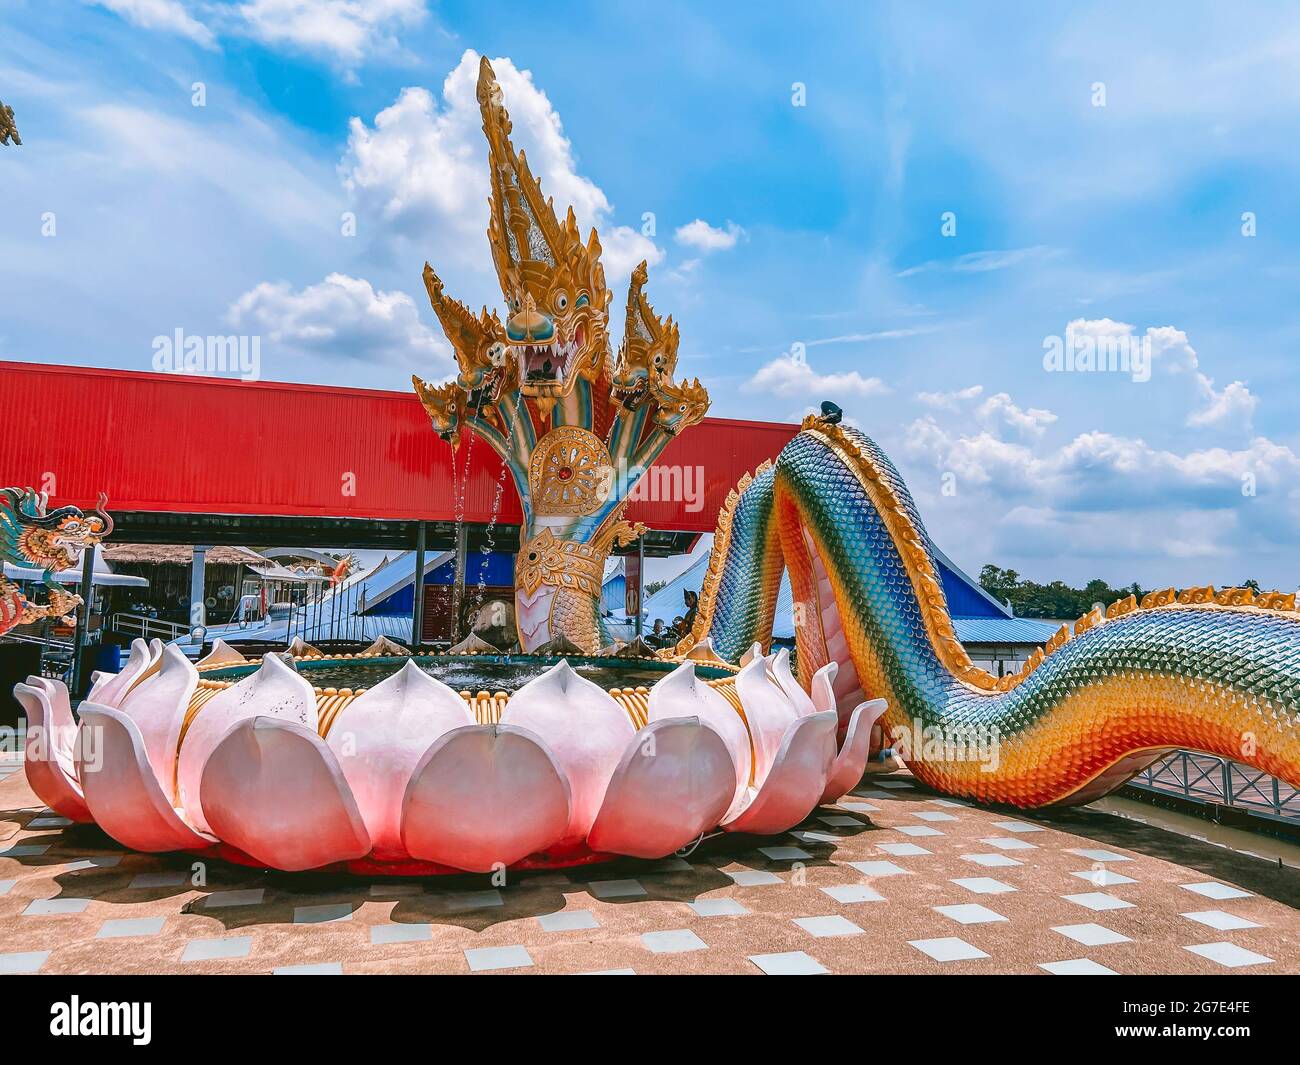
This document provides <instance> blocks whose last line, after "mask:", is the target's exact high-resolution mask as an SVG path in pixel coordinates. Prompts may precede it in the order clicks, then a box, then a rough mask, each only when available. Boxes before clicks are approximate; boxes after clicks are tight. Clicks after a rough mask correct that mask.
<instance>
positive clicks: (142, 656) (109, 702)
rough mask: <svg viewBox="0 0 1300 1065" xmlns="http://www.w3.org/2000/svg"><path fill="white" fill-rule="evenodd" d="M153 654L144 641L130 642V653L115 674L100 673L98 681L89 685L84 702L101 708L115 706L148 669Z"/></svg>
mask: <svg viewBox="0 0 1300 1065" xmlns="http://www.w3.org/2000/svg"><path fill="white" fill-rule="evenodd" d="M152 660H153V653H152V652H151V651H150V650H149V645H148V644H147V643H145V642H144V640H132V641H131V652H130V654H128V655H127V658H126V661H125V662H124V663H123V664H122V668H121V670H119V671H118V672H117V673H101V674H99V679H98V680H96V681H95V683H94V684H93V685H91V688H90V691H89V692H88V693H87V694H86V701H87V702H93V703H98V704H100V705H101V706H117V704H118V703H120V702H121V701H122V698H123V696H125V695H126V693H127V691H128V690H130V687H131V685H132V684H134V683H135V682H136V680H137V679H138V678H139V677H140V675H141V674H142V673H144V671H145V670H146V669H148V668H149V665H150V663H151V662H152Z"/></svg>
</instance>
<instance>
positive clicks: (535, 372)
mask: <svg viewBox="0 0 1300 1065" xmlns="http://www.w3.org/2000/svg"><path fill="white" fill-rule="evenodd" d="M586 341H587V332H586V329H585V328H584V327H583V326H582V325H579V326H578V328H577V329H576V330H575V331H574V334H573V337H572V339H570V340H559V339H557V340H556V341H555V342H554V343H552V344H545V345H541V344H516V345H515V350H516V351H517V352H518V353H519V362H520V366H521V367H522V369H523V376H524V381H525V382H526V383H527V384H533V385H561V384H563V383H564V382H565V380H566V379H567V378H568V376H569V367H570V366H571V364H572V363H573V361H574V359H575V358H576V357H577V356H578V355H579V354H580V353H581V352H582V350H583V348H584V347H585V346H586Z"/></svg>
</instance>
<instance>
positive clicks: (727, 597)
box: [676, 418, 1300, 807]
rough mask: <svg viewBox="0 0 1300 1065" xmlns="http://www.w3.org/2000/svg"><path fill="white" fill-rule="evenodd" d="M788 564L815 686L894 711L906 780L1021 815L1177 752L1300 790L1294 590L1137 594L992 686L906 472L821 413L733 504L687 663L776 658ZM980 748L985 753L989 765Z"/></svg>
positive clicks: (799, 633) (1112, 783) (1073, 798)
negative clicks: (821, 674) (827, 678)
mask: <svg viewBox="0 0 1300 1065" xmlns="http://www.w3.org/2000/svg"><path fill="white" fill-rule="evenodd" d="M783 569H786V570H788V571H789V573H790V579H791V585H792V588H793V591H794V599H795V618H796V640H797V647H798V655H797V657H798V665H799V675H800V677H801V678H802V680H803V681H804V683H805V684H807V682H808V678H809V677H811V675H812V673H813V671H815V670H816V669H817V668H818V667H819V666H821V665H823V664H825V663H826V662H828V661H834V662H836V663H838V665H839V675H838V676H837V678H836V683H835V690H836V694H837V696H838V697H839V698H840V701H841V702H844V701H845V700H850V701H851V700H853V699H855V698H877V697H883V698H885V699H887V700H888V702H889V709H888V711H887V713H886V716H885V719H884V725H885V732H886V735H888V736H891V737H896V736H898V735H899V734H900V733H902V734H903V735H904V736H905V737H906V738H908V739H910V740H911V741H912V742H911V743H910V749H909V751H908V753H907V759H908V765H909V767H910V768H911V770H912V771H913V772H914V773H915V774H916V776H917V777H919V778H920V779H921V780H922V781H924V782H925V783H926V784H928V785H930V786H932V787H934V788H936V789H938V790H940V791H942V792H945V793H948V794H951V795H958V796H966V797H970V798H974V799H978V800H981V801H985V802H997V803H1010V804H1013V805H1016V806H1022V807H1036V806H1045V805H1051V804H1056V803H1080V802H1087V801H1090V800H1092V799H1094V798H1097V797H1099V796H1101V795H1104V794H1106V793H1107V792H1109V791H1112V790H1113V789H1114V788H1116V787H1118V786H1119V785H1120V784H1122V783H1123V782H1124V781H1125V780H1127V779H1129V778H1130V777H1131V776H1133V774H1135V773H1136V772H1138V771H1139V770H1141V769H1142V768H1144V767H1145V766H1147V765H1149V764H1150V763H1152V762H1153V761H1155V760H1157V759H1159V758H1160V757H1162V756H1163V755H1164V754H1165V753H1167V752H1168V751H1170V750H1172V749H1176V748H1180V747H1183V748H1191V749H1195V750H1201V751H1206V752H1209V753H1211V754H1216V755H1221V756H1223V757H1227V758H1232V759H1236V760H1238V761H1241V762H1245V763H1247V764H1249V765H1252V766H1255V767H1257V768H1259V769H1262V770H1264V771H1266V772H1268V773H1270V774H1273V775H1274V776H1277V777H1280V778H1281V779H1283V780H1285V781H1287V782H1288V783H1291V784H1293V785H1297V786H1300V617H1298V616H1297V615H1296V614H1295V613H1294V607H1295V597H1294V595H1289V596H1283V595H1281V594H1279V593H1268V594H1266V595H1261V596H1258V597H1256V596H1254V595H1252V593H1251V592H1250V591H1248V590H1246V589H1227V590H1224V591H1220V592H1218V593H1216V592H1215V591H1214V589H1213V588H1191V589H1186V590H1184V591H1183V592H1182V593H1181V594H1180V595H1175V594H1174V591H1173V589H1169V590H1167V591H1163V592H1157V593H1152V594H1151V595H1148V596H1147V597H1145V598H1144V600H1143V602H1142V604H1141V606H1139V605H1138V604H1137V603H1136V602H1134V601H1133V600H1132V599H1131V598H1130V599H1129V600H1124V601H1120V602H1119V603H1116V604H1113V605H1112V606H1111V608H1110V609H1109V611H1108V616H1106V617H1104V618H1103V617H1102V616H1101V615H1100V612H1099V611H1094V612H1093V613H1092V614H1090V615H1088V616H1086V617H1084V618H1083V619H1081V620H1080V622H1079V623H1078V625H1077V626H1076V627H1075V632H1074V634H1073V635H1071V634H1070V633H1069V631H1068V630H1066V629H1063V630H1062V631H1061V632H1059V633H1058V634H1057V635H1056V636H1055V637H1054V638H1053V639H1052V640H1051V642H1049V644H1048V645H1047V648H1046V654H1044V653H1043V652H1035V654H1034V656H1033V657H1032V658H1031V659H1030V661H1029V662H1028V663H1027V664H1026V666H1025V668H1024V669H1023V670H1022V671H1021V672H1020V673H1018V674H1014V675H1012V676H1008V677H1004V678H998V677H995V676H993V675H992V674H990V673H988V672H986V671H985V670H983V669H980V668H978V667H976V666H974V665H973V664H972V663H971V661H970V659H969V658H968V657H967V656H966V653H965V651H964V650H963V649H962V647H961V645H960V643H959V642H958V641H957V639H956V636H955V634H954V632H953V628H952V620H951V617H950V615H949V614H948V609H947V604H946V602H945V599H944V594H943V588H942V585H941V583H940V580H939V576H938V568H937V565H936V563H935V560H934V553H933V550H932V548H931V546H930V540H929V537H928V536H927V535H926V532H925V529H924V526H923V525H922V523H921V519H920V516H919V515H918V514H917V512H916V508H915V505H914V504H913V502H912V498H911V496H910V494H909V493H908V491H907V488H906V486H905V485H904V483H903V480H902V478H901V477H900V476H899V474H898V472H897V470H895V469H894V467H893V465H892V464H891V463H890V461H889V459H888V458H886V456H885V455H884V453H883V452H882V451H881V450H880V449H879V448H878V447H877V446H876V444H875V443H874V442H873V441H871V440H870V439H869V438H868V437H866V436H864V435H863V434H862V433H860V432H858V431H856V430H854V429H850V428H847V427H842V426H839V425H836V424H831V423H829V422H827V421H825V420H823V419H819V418H809V419H808V420H807V421H805V423H804V428H803V431H801V432H800V433H799V434H798V435H797V436H796V437H795V438H794V439H793V440H792V441H791V442H790V443H789V444H788V445H787V446H786V448H785V449H784V450H783V451H782V452H781V454H780V455H779V456H778V458H777V460H776V462H775V464H774V465H770V464H768V465H765V466H764V467H760V469H759V470H758V471H757V472H756V473H755V474H754V475H753V477H752V478H750V477H747V478H745V479H744V480H743V481H742V482H741V485H740V486H739V490H738V491H737V492H736V493H733V495H732V497H731V498H730V499H729V500H728V504H727V506H726V507H724V509H723V512H722V514H721V515H720V518H719V524H718V531H717V533H716V535H715V542H714V549H713V555H712V557H711V558H710V563H709V569H708V573H707V575H706V578H705V582H704V588H703V591H702V593H701V598H700V609H699V613H698V615H697V621H696V626H695V629H694V630H693V632H692V634H691V635H690V636H688V637H687V639H686V640H684V641H683V642H682V643H681V644H680V645H679V646H678V647H677V648H676V652H677V653H684V652H685V651H688V650H689V649H690V647H691V645H692V644H693V643H694V642H695V641H698V640H699V639H701V638H703V637H706V636H707V637H710V638H711V640H712V644H713V649H714V651H715V652H716V653H717V654H719V655H720V656H721V657H722V658H724V659H726V660H728V661H732V662H735V661H738V660H739V659H740V658H741V656H742V655H743V654H744V652H745V651H747V650H748V649H749V647H750V646H751V645H752V644H753V643H754V642H759V643H762V644H764V645H765V646H766V645H767V644H768V643H769V642H770V639H771V632H772V618H773V612H774V609H775V604H776V596H777V591H778V588H779V586H780V578H781V573H782V570H783ZM926 737H933V738H935V739H936V740H941V739H945V738H946V739H948V740H949V741H951V739H952V738H953V737H957V739H958V741H959V742H958V743H957V745H956V746H955V747H953V746H950V747H948V748H947V749H945V748H944V747H943V746H942V744H941V743H939V742H934V743H931V742H922V740H923V739H924V738H926ZM963 737H965V738H966V739H967V740H970V739H972V738H975V737H979V738H980V742H981V743H985V744H987V746H986V747H984V748H980V750H981V752H982V756H981V757H973V756H970V755H971V752H972V751H974V750H975V749H976V748H975V747H974V746H966V747H963V746H962V742H961V741H962V738H963ZM963 750H964V751H965V754H964V755H963V754H960V753H959V752H962V751H963Z"/></svg>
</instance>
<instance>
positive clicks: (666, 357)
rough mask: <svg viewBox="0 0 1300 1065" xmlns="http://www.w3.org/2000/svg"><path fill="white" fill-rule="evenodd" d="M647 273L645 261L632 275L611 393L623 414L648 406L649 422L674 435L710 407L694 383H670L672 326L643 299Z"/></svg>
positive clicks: (674, 354)
mask: <svg viewBox="0 0 1300 1065" xmlns="http://www.w3.org/2000/svg"><path fill="white" fill-rule="evenodd" d="M647 280H649V272H648V271H647V269H646V264H645V261H644V260H643V261H642V262H641V264H640V265H639V266H638V267H637V268H636V269H635V270H633V271H632V283H631V284H630V285H629V286H628V290H627V322H626V325H625V328H624V330H623V344H622V346H621V347H620V348H619V351H618V363H617V364H616V365H615V367H614V395H615V397H616V398H617V399H618V401H619V402H620V403H622V404H623V406H624V407H626V408H627V409H628V410H636V409H637V408H638V407H640V406H641V404H642V403H646V402H649V403H650V404H652V405H653V409H654V414H653V417H654V423H655V425H656V426H658V427H659V428H660V429H663V430H665V431H667V432H669V433H674V434H676V433H679V432H681V431H682V430H683V429H685V428H687V427H688V426H691V425H694V424H696V422H698V421H700V420H701V419H702V418H703V417H704V415H705V413H706V412H707V411H708V409H709V393H708V391H707V390H706V389H705V387H704V386H703V385H702V384H700V382H699V379H698V378H697V379H696V380H695V381H682V382H681V383H680V384H679V383H677V382H676V381H674V380H673V371H674V370H675V369H676V368H677V345H678V343H679V342H680V339H681V337H680V334H679V332H678V330H677V323H676V322H674V321H673V320H672V317H671V316H669V317H668V318H667V319H666V320H665V319H662V318H660V317H659V316H658V315H657V314H655V312H654V308H653V307H651V306H650V301H649V300H648V299H646V296H645V292H644V289H645V284H646V281H647Z"/></svg>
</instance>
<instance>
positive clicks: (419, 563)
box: [411, 521, 424, 650]
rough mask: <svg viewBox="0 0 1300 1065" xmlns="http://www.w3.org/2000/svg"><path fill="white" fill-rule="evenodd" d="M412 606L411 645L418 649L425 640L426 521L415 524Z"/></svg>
mask: <svg viewBox="0 0 1300 1065" xmlns="http://www.w3.org/2000/svg"><path fill="white" fill-rule="evenodd" d="M412 591H413V592H414V593H415V594H414V600H415V601H414V603H413V605H412V606H411V646H412V647H414V648H416V649H417V650H418V649H419V647H420V644H421V643H422V642H423V641H424V522H423V521H420V522H417V523H416V526H415V584H414V585H412Z"/></svg>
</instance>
